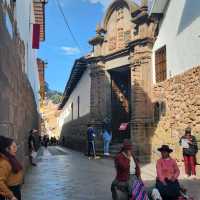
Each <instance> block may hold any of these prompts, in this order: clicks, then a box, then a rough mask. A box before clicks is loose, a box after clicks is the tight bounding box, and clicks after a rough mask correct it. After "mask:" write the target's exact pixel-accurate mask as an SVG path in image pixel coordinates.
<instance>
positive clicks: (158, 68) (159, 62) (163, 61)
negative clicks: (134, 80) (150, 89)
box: [155, 45, 167, 83]
mask: <svg viewBox="0 0 200 200" xmlns="http://www.w3.org/2000/svg"><path fill="white" fill-rule="evenodd" d="M166 55H167V54H166V45H165V46H163V47H161V48H159V49H158V50H156V52H155V76H156V83H159V82H162V81H165V80H166V79H167V56H166Z"/></svg>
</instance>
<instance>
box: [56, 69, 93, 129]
mask: <svg viewBox="0 0 200 200" xmlns="http://www.w3.org/2000/svg"><path fill="white" fill-rule="evenodd" d="M90 91H91V77H90V70H89V69H86V71H85V72H84V73H83V75H82V77H81V79H80V80H79V82H78V84H77V85H76V87H75V88H74V90H73V92H72V93H71V95H70V97H69V99H68V101H67V102H66V104H65V106H64V107H63V109H62V112H61V114H60V117H59V120H58V124H59V128H60V129H61V128H62V126H63V125H64V124H65V123H68V122H70V121H72V110H71V105H72V103H73V120H76V119H78V97H79V98H80V104H79V117H83V116H85V115H87V114H89V113H90Z"/></svg>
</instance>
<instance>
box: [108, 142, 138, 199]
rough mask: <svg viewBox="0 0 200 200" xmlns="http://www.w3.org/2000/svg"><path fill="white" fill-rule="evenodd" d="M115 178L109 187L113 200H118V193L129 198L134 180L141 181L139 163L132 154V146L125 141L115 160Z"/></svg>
mask: <svg viewBox="0 0 200 200" xmlns="http://www.w3.org/2000/svg"><path fill="white" fill-rule="evenodd" d="M115 168H116V177H115V179H114V181H113V182H112V185H111V192H112V198H113V200H116V199H119V197H118V191H121V192H122V193H124V194H127V199H129V198H130V197H131V193H132V186H133V183H134V181H135V180H138V179H141V176H140V167H139V163H138V161H137V160H136V158H135V156H134V155H133V153H132V144H131V143H130V142H129V141H128V140H125V141H124V143H123V147H122V149H121V151H120V152H119V153H118V155H117V156H116V158H115Z"/></svg>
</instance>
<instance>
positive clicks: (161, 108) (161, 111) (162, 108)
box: [154, 102, 166, 123]
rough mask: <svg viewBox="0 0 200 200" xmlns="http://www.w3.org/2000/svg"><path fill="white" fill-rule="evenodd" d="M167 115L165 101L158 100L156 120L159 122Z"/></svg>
mask: <svg viewBox="0 0 200 200" xmlns="http://www.w3.org/2000/svg"><path fill="white" fill-rule="evenodd" d="M164 116H166V104H165V102H156V103H155V104H154V122H155V123H158V122H159V121H160V118H161V117H164Z"/></svg>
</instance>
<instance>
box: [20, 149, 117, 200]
mask: <svg viewBox="0 0 200 200" xmlns="http://www.w3.org/2000/svg"><path fill="white" fill-rule="evenodd" d="M114 174H115V171H114V168H113V162H112V161H111V160H105V159H100V160H88V159H87V158H86V157H85V156H84V155H82V154H81V153H78V152H74V151H71V150H65V149H62V148H59V147H49V148H48V150H43V151H42V152H40V156H39V157H38V166H37V167H34V168H31V169H30V170H29V171H28V174H27V176H26V178H25V185H24V188H23V195H24V196H23V200H51V199H52V200H111V193H110V184H111V182H112V178H113V176H114Z"/></svg>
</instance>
